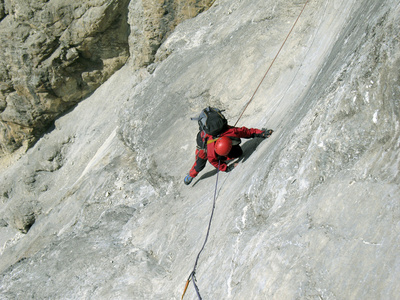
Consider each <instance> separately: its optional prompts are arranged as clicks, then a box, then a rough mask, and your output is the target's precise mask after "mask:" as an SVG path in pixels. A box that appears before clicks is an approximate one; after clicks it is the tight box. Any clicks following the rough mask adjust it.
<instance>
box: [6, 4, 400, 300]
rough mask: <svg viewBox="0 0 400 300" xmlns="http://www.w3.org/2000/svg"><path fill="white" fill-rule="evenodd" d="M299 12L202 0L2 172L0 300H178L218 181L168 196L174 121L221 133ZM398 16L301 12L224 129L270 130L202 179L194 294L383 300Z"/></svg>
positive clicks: (181, 152)
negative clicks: (150, 60)
mask: <svg viewBox="0 0 400 300" xmlns="http://www.w3.org/2000/svg"><path fill="white" fill-rule="evenodd" d="M303 5H304V2H302V3H294V2H293V1H289V0H280V1H272V0H271V1H265V0H242V1H230V0H220V1H216V3H214V4H213V6H212V7H211V8H210V9H209V10H207V11H206V12H204V13H202V14H200V15H199V16H197V17H196V18H194V19H191V20H188V21H186V22H183V23H181V24H180V25H178V26H177V27H176V29H175V30H174V31H173V32H172V33H171V34H170V36H169V37H168V38H167V39H166V40H165V41H164V42H163V43H162V45H161V46H160V48H159V50H158V51H157V53H156V54H155V63H154V64H152V65H149V66H147V67H146V68H141V69H139V70H137V71H135V72H134V71H133V69H132V68H131V66H129V65H126V66H125V67H123V68H122V69H121V70H119V71H118V72H117V73H116V74H114V75H113V76H112V77H111V78H110V79H109V80H107V81H106V82H105V83H104V84H103V85H101V86H100V87H99V88H98V89H97V90H96V91H95V92H94V93H93V95H91V96H90V97H89V98H88V99H87V100H86V101H83V102H81V103H79V104H78V105H77V106H76V108H75V109H74V110H73V111H72V112H70V113H68V114H66V115H65V116H63V117H61V118H59V119H58V120H57V121H56V122H55V129H54V130H53V131H52V132H49V133H47V134H45V135H44V137H43V138H42V139H41V140H39V141H38V142H37V143H36V144H35V145H34V147H32V148H31V149H30V150H29V151H28V152H27V153H26V155H24V156H23V157H22V158H21V159H20V160H18V161H17V162H16V163H15V164H14V165H13V166H11V167H9V168H7V169H4V170H3V171H2V172H1V173H0V197H1V201H0V213H1V214H0V216H1V217H0V241H1V244H0V247H1V248H0V255H1V257H0V258H1V259H0V298H3V299H24V298H38V299H47V298H51V299H85V298H86V299H132V298H133V299H180V297H181V295H182V292H183V288H184V285H185V281H186V279H187V277H188V276H189V274H190V272H191V271H192V268H193V264H194V261H195V258H196V255H197V253H198V251H199V250H200V248H201V245H202V243H203V241H204V238H205V233H206V229H207V224H208V221H209V217H210V212H211V207H212V200H213V192H214V188H215V185H216V177H217V174H216V172H215V169H214V168H213V167H211V166H210V165H208V166H207V167H206V169H205V170H204V171H203V172H202V173H200V175H199V176H198V177H197V178H196V179H195V180H194V181H193V183H192V185H190V186H186V185H184V184H183V178H184V176H185V175H186V173H187V172H188V170H189V169H190V167H191V165H192V163H193V160H194V149H195V135H196V133H197V127H198V126H197V124H196V122H191V121H190V120H189V119H190V117H192V116H195V115H197V114H198V112H199V111H200V109H201V108H203V107H204V106H207V105H214V106H218V107H220V108H224V109H226V116H227V117H228V118H229V121H230V123H231V124H233V123H235V121H236V120H237V118H238V117H239V115H240V113H241V112H242V109H243V106H244V104H245V103H246V102H247V100H248V99H249V97H250V96H251V94H252V93H253V92H254V89H255V88H256V86H257V85H258V84H259V82H260V80H261V78H262V76H263V75H264V72H265V71H266V68H267V67H268V66H269V64H270V63H271V60H272V59H273V57H274V56H275V54H276V52H277V50H278V49H279V47H280V46H281V43H282V42H283V40H284V38H285V36H286V33H287V32H288V31H289V29H290V27H291V25H292V24H293V22H294V20H295V19H296V17H297V16H298V14H299V12H300V10H301V8H302V7H303ZM399 18H400V5H399V3H398V1H395V0H385V1H379V2H378V1H369V0H364V1H358V0H354V1H336V0H329V1H322V0H321V1H310V2H309V3H308V5H307V7H306V10H305V11H304V13H303V15H302V17H301V19H300V21H299V23H298V24H297V26H296V28H295V30H294V32H293V34H292V35H291V37H290V38H289V40H288V42H287V44H286V46H285V47H284V49H283V50H282V52H281V54H280V56H279V58H278V59H277V61H276V62H275V63H274V66H273V68H272V69H271V72H270V73H269V74H268V76H267V78H266V80H265V81H264V82H263V84H262V86H261V87H260V89H259V91H258V93H257V95H256V97H255V99H254V100H253V102H252V103H251V104H250V105H249V107H248V108H247V110H246V111H245V113H244V115H243V117H242V118H241V119H240V121H239V124H238V125H239V126H248V127H269V128H273V129H274V130H275V133H274V134H273V135H272V136H271V138H269V139H267V140H264V141H262V142H261V141H257V140H243V142H242V146H243V150H244V157H243V158H242V160H241V161H240V164H239V166H238V167H237V168H235V169H234V170H233V171H232V172H230V173H219V174H218V186H217V202H216V210H215V214H214V219H213V222H212V226H211V232H210V236H209V240H208V243H207V245H206V247H205V249H204V251H203V253H202V255H201V257H200V259H199V264H198V267H197V284H198V286H199V288H200V292H201V295H202V296H203V298H204V299H260V300H261V299H395V298H396V297H397V295H399V294H400V290H399V285H398V278H399V276H400V273H399V270H400V258H399V254H398V253H400V251H399V250H400V249H399V245H400V241H399V236H400V235H399V232H400V227H399V224H400V206H399V199H400V188H399V182H400V178H399V176H400V174H399V169H400V157H399V151H398V149H399V145H400V126H399V124H400V114H399V110H398V107H399V106H400V104H399V99H400V76H399V72H398V70H399V66H400V41H399V39H398V34H397V32H398V24H400V20H399ZM145 65H146V64H145ZM185 299H197V296H196V292H195V290H194V288H193V285H192V284H190V286H189V289H188V291H187V294H186V297H185Z"/></svg>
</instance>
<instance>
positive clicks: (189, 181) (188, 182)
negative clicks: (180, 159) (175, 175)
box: [183, 174, 193, 185]
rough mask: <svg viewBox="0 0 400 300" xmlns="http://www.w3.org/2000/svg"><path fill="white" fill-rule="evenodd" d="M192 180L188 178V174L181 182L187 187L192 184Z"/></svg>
mask: <svg viewBox="0 0 400 300" xmlns="http://www.w3.org/2000/svg"><path fill="white" fill-rule="evenodd" d="M192 180H193V177H190V175H189V174H188V175H186V177H185V179H184V180H183V182H184V183H185V184H186V185H189V184H190V183H191V182H192Z"/></svg>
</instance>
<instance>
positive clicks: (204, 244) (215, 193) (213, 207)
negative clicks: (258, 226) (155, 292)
mask: <svg viewBox="0 0 400 300" xmlns="http://www.w3.org/2000/svg"><path fill="white" fill-rule="evenodd" d="M220 165H221V161H218V169H217V180H216V182H215V190H214V201H213V206H212V210H211V216H210V221H209V222H208V229H207V234H206V238H205V240H204V243H203V246H202V247H201V249H200V251H199V253H198V254H197V258H196V262H195V263H194V267H193V271H192V273H190V275H189V278H188V280H187V281H186V285H185V289H184V291H183V294H182V298H181V299H183V297H184V296H185V293H186V290H187V288H188V286H189V283H190V281H191V280H193V285H194V288H195V290H196V293H197V296H198V297H199V299H200V300H201V299H202V298H201V296H200V291H199V288H198V286H197V284H196V268H197V263H198V262H199V258H200V254H201V252H203V250H204V247H205V246H206V243H207V240H208V236H209V234H210V228H211V221H212V219H213V216H214V210H215V201H216V199H217V188H218V174H219V167H220Z"/></svg>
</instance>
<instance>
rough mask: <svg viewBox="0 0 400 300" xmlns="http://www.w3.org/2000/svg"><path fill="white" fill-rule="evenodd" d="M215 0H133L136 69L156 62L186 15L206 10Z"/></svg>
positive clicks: (132, 39) (131, 16) (132, 41)
mask: <svg viewBox="0 0 400 300" xmlns="http://www.w3.org/2000/svg"><path fill="white" fill-rule="evenodd" d="M214 1H215V0H189V1H188V0H164V1H153V0H151V1H146V0H138V1H131V2H130V4H129V23H130V25H131V35H130V41H129V45H130V54H131V57H132V65H133V67H134V69H138V68H140V67H145V66H148V65H150V64H151V63H153V62H154V59H155V54H156V52H157V50H158V48H159V47H160V45H161V43H162V42H163V41H164V40H165V39H166V37H167V36H168V35H169V34H170V33H171V32H172V31H173V30H174V28H175V27H176V26H177V25H178V24H179V23H181V22H182V21H184V20H186V19H190V18H193V17H195V16H197V15H198V14H199V13H201V12H203V11H204V10H207V9H208V8H209V7H210V6H211V4H212V3H213V2H214Z"/></svg>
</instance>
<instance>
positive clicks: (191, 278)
mask: <svg viewBox="0 0 400 300" xmlns="http://www.w3.org/2000/svg"><path fill="white" fill-rule="evenodd" d="M308 1H309V0H307V1H306V2H305V3H304V6H303V9H302V10H301V12H300V14H299V15H298V17H297V19H296V21H295V22H294V24H293V26H292V28H291V29H290V31H289V33H288V35H287V36H286V39H285V40H284V42H283V43H282V46H281V47H280V48H279V51H278V52H277V54H276V55H275V58H274V59H273V60H272V62H271V64H270V66H269V68H268V69H267V71H266V72H265V74H264V76H263V77H262V79H261V81H260V83H259V84H258V86H257V88H256V90H255V91H254V93H253V95H252V96H251V98H250V100H249V101H247V103H246V105H245V106H244V109H243V110H242V113H241V114H240V116H239V118H238V119H237V121H236V123H235V125H234V126H235V127H236V125H237V123H238V122H239V120H240V119H241V117H242V116H243V114H244V112H245V110H246V109H247V107H248V106H249V104H250V102H251V101H252V100H253V99H254V96H255V95H256V93H257V91H258V89H259V88H260V86H261V84H262V83H263V81H264V79H265V77H266V76H267V74H268V73H269V70H270V69H271V68H272V66H273V64H274V63H275V60H276V59H277V58H278V56H279V54H280V52H281V50H282V48H283V46H284V45H285V44H286V41H287V40H288V38H289V36H290V34H291V33H292V31H293V29H294V27H295V26H296V24H297V21H298V20H299V19H300V16H301V15H302V13H303V11H304V9H305V8H306V5H307V3H308ZM219 167H220V161H218V169H217V180H216V183H215V190H214V201H213V206H212V210H211V216H210V221H209V222H208V228H207V234H206V238H205V240H204V243H203V246H202V247H201V249H200V251H199V253H198V254H197V257H196V261H195V263H194V266H193V271H192V273H190V275H189V277H188V279H187V281H186V285H185V289H184V291H183V294H182V298H181V300H183V297H184V296H185V294H186V290H187V288H188V286H189V283H190V281H193V285H194V288H195V290H196V293H197V296H198V298H199V300H202V298H201V295H200V290H199V288H198V286H197V283H196V268H197V263H198V262H199V258H200V254H201V253H202V252H203V250H204V247H205V246H206V243H207V240H208V236H209V234H210V228H211V221H212V219H213V216H214V210H215V201H216V198H217V187H218V174H219Z"/></svg>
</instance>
